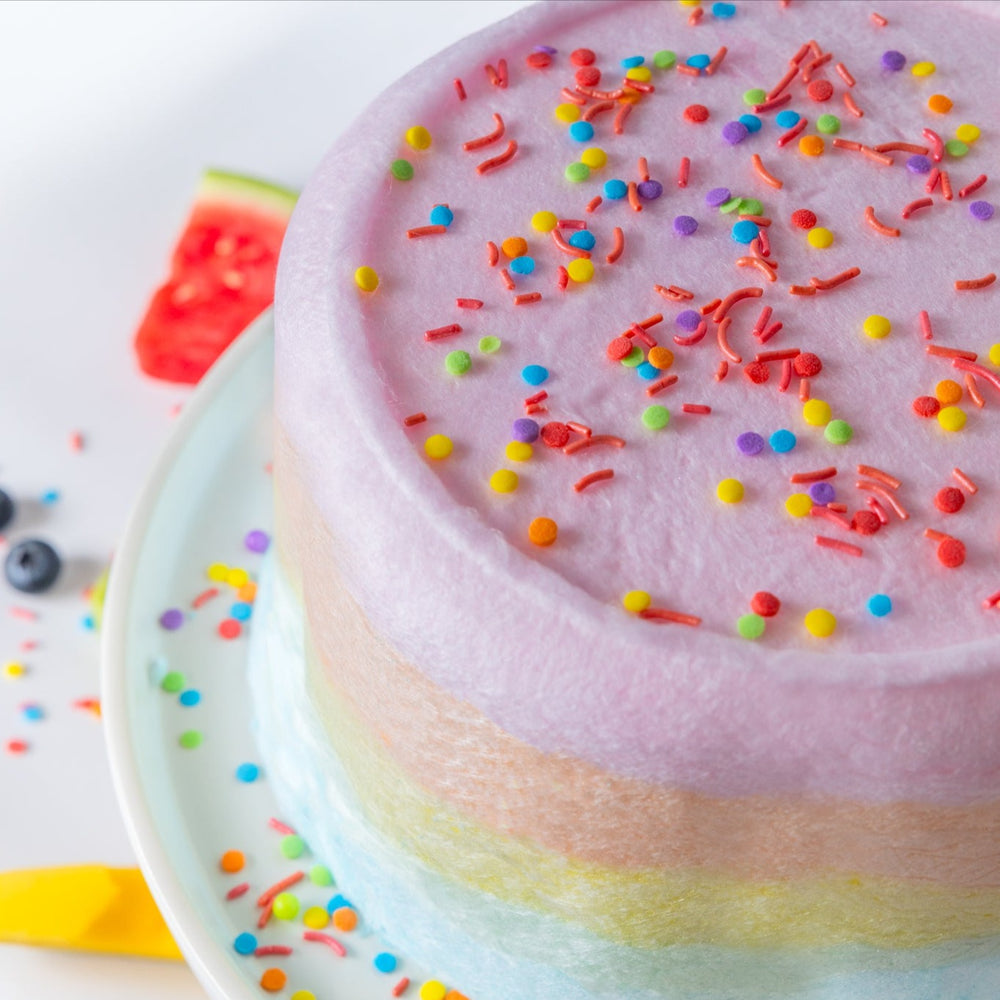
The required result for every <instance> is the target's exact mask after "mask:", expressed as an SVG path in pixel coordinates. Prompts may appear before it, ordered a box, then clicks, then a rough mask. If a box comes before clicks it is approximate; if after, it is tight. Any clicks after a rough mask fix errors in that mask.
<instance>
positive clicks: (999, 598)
mask: <svg viewBox="0 0 1000 1000" xmlns="http://www.w3.org/2000/svg"><path fill="white" fill-rule="evenodd" d="M998 604H1000V590H998V591H997V592H996V593H995V594H990V596H989V597H987V598H986V600H985V601H983V607H984V608H987V609H989V608H994V607H996V606H997V605H998Z"/></svg>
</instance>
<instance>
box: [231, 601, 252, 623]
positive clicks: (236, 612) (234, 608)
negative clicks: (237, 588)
mask: <svg viewBox="0 0 1000 1000" xmlns="http://www.w3.org/2000/svg"><path fill="white" fill-rule="evenodd" d="M252 614H253V605H250V604H247V603H246V602H245V601H237V602H236V603H235V604H232V605H230V607H229V615H230V617H231V618H235V619H236V620H237V621H238V622H245V621H248V620H249V619H250V617H251V615H252Z"/></svg>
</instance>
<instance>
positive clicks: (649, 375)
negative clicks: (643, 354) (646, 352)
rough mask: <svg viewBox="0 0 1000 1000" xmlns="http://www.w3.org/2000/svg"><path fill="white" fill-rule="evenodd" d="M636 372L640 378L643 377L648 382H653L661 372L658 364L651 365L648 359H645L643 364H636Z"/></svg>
mask: <svg viewBox="0 0 1000 1000" xmlns="http://www.w3.org/2000/svg"><path fill="white" fill-rule="evenodd" d="M635 373H636V375H638V376H639V378H643V379H645V380H646V381H647V382H652V381H653V379H654V378H656V377H657V376H658V375H659V374H660V373H659V371H657V369H656V365H651V364H650V363H649V362H648V361H643V362H642V363H641V364H638V365H636V367H635Z"/></svg>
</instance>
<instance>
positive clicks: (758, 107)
mask: <svg viewBox="0 0 1000 1000" xmlns="http://www.w3.org/2000/svg"><path fill="white" fill-rule="evenodd" d="M791 99H792V95H791V94H790V93H785V94H781V95H780V96H775V97H769V98H768V99H767V100H766V101H765V102H764V103H763V104H755V105H754V106H753V107H752V108H751V109H750V110H751V111H753V113H754V114H755V115H759V114H762V113H763V112H765V111H773V110H774V109H775V108H780V107H781V106H782V105H784V104H787V103H788V102H789V101H790V100H791Z"/></svg>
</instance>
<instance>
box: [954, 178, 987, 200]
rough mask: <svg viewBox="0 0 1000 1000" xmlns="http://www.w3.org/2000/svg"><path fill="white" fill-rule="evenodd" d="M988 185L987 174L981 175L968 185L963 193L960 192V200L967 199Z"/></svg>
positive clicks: (963, 189)
mask: <svg viewBox="0 0 1000 1000" xmlns="http://www.w3.org/2000/svg"><path fill="white" fill-rule="evenodd" d="M985 183H986V174H980V175H979V176H978V177H977V178H976V179H975V180H974V181H972V182H971V183H969V184H966V185H965V187H964V188H962V190H961V191H959V192H958V196H959V198H966V197H968V196H969V195H970V194H972V192H973V191H978V190H979V189H980V188H981V187H982V186H983V185H984V184H985Z"/></svg>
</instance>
